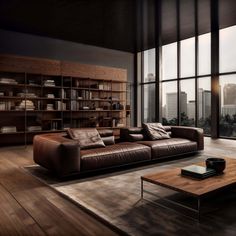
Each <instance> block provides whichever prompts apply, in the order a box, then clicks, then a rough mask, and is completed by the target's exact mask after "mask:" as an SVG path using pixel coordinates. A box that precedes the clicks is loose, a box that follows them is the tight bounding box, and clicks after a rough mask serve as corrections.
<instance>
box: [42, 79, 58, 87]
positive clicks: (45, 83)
mask: <svg viewBox="0 0 236 236" xmlns="http://www.w3.org/2000/svg"><path fill="white" fill-rule="evenodd" d="M43 85H44V86H49V87H54V86H56V85H55V81H54V80H52V79H47V80H45V81H44V83H43Z"/></svg>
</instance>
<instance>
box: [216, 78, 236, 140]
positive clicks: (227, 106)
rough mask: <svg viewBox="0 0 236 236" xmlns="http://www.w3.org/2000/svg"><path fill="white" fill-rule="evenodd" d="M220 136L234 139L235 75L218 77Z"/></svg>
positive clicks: (235, 123)
mask: <svg viewBox="0 0 236 236" xmlns="http://www.w3.org/2000/svg"><path fill="white" fill-rule="evenodd" d="M220 108H221V109H220V112H221V116H220V136H227V137H234V138H236V75H226V76H221V77H220Z"/></svg>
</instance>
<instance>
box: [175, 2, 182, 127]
mask: <svg viewBox="0 0 236 236" xmlns="http://www.w3.org/2000/svg"><path fill="white" fill-rule="evenodd" d="M176 18H177V19H176V24H177V125H180V123H181V114H180V109H181V108H180V99H181V94H180V92H181V88H180V63H181V56H180V49H181V48H180V47H181V45H180V0H176Z"/></svg>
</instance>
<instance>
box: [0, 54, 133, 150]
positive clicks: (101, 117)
mask: <svg viewBox="0 0 236 236" xmlns="http://www.w3.org/2000/svg"><path fill="white" fill-rule="evenodd" d="M0 57H1V55H0ZM12 57H14V56H8V58H7V60H9V65H7V63H5V64H3V65H1V64H0V114H1V117H0V135H1V137H2V138H1V140H0V145H4V144H22V143H24V144H26V143H30V142H32V139H33V136H34V135H36V134H40V133H51V132H63V131H64V129H65V128H68V127H72V128H76V127H96V128H98V129H103V128H106V129H113V130H114V133H115V135H116V136H119V129H120V127H125V126H129V123H130V97H129V83H128V82H127V81H126V76H127V75H126V74H127V72H126V71H124V70H121V69H118V68H112V70H110V68H109V67H102V69H101V74H100V75H99V74H98V75H96V74H91V71H94V70H95V69H96V68H97V67H98V66H92V65H89V67H87V65H86V70H85V69H84V68H83V65H81V64H78V63H71V64H70V62H68V64H66V65H65V64H64V62H60V63H59V64H58V65H59V67H55V65H57V63H58V61H56V62H55V61H53V62H52V63H51V64H50V60H49V61H48V60H47V62H46V63H44V59H37V63H36V62H35V59H34V58H33V59H32V63H36V64H34V66H30V65H28V64H29V63H30V61H29V58H28V57H27V60H26V62H27V63H28V64H27V63H26V62H25V64H24V63H23V62H22V61H24V58H22V57H20V58H17V59H16V58H13V59H14V63H16V65H15V70H14V66H12V62H11V58H12ZM17 63H19V64H18V65H17ZM68 65H69V67H70V69H68V68H67V67H68ZM72 65H73V66H72ZM19 68H20V69H19ZM32 68H34V69H33V71H32ZM55 68H57V69H55ZM58 68H59V69H58ZM81 68H83V69H81ZM88 68H89V69H88ZM85 73H87V75H88V76H87V77H85V76H84V75H85ZM99 73H100V72H99ZM80 74H82V76H81V75H80ZM108 78H114V79H108ZM8 80H9V83H8ZM114 106H115V108H116V109H114ZM98 108H99V109H98ZM47 109H48V110H47ZM3 127H14V128H15V129H16V131H17V132H9V133H2V132H1V128H3ZM28 127H32V129H33V130H32V131H29V130H28V129H27V128H28ZM37 127H39V128H37ZM34 129H35V130H34ZM37 129H38V130H37ZM9 130H11V129H9ZM14 134H15V136H14ZM8 136H9V138H8ZM4 137H6V139H5V138H4ZM10 137H11V138H10Z"/></svg>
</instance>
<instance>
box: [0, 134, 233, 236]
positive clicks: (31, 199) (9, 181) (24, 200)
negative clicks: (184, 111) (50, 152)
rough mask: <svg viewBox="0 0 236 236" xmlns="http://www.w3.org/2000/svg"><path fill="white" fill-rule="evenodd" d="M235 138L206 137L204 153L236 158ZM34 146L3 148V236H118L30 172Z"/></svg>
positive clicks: (0, 168) (0, 213) (0, 150)
mask: <svg viewBox="0 0 236 236" xmlns="http://www.w3.org/2000/svg"><path fill="white" fill-rule="evenodd" d="M235 144H236V141H232V140H223V139H217V140H212V139H210V138H205V151H204V152H205V154H207V155H214V156H215V155H217V156H222V157H224V156H227V157H236V145H235ZM31 164H34V163H33V160H32V146H27V147H22V146H18V147H3V148H0V235H86V236H89V235H102V236H109V235H117V234H116V233H115V232H113V231H112V230H111V229H110V228H108V227H107V226H105V225H103V224H102V223H101V222H100V221H98V220H96V219H95V218H93V217H92V216H91V215H89V214H88V213H86V212H84V211H83V210H82V209H79V208H78V207H76V206H75V205H73V204H72V203H71V202H69V201H67V200H65V199H63V197H62V196H60V195H59V194H57V193H56V192H54V191H53V190H52V189H50V188H49V187H47V186H46V185H44V184H43V183H41V182H40V181H38V180H37V179H36V178H34V177H32V176H31V175H30V174H28V173H27V172H26V171H25V170H24V169H23V167H24V166H28V165H31Z"/></svg>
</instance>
